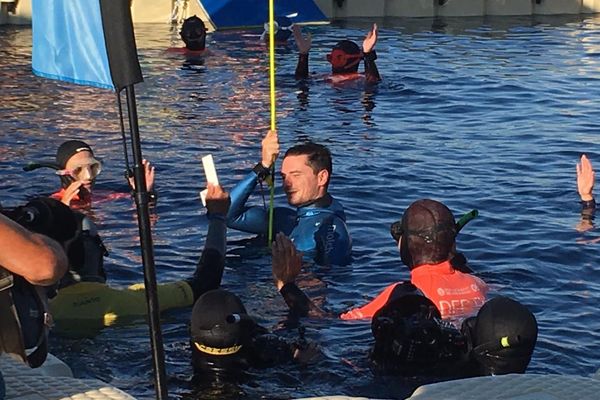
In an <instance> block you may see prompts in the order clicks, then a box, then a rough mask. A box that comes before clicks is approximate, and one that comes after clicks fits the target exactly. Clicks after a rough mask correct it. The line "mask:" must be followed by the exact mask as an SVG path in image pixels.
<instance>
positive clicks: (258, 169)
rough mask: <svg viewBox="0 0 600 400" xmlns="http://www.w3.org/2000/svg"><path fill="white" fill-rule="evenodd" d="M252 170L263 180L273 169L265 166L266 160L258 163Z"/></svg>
mask: <svg viewBox="0 0 600 400" xmlns="http://www.w3.org/2000/svg"><path fill="white" fill-rule="evenodd" d="M252 170H253V171H254V173H255V174H256V176H257V177H258V179H259V180H261V181H264V180H265V179H266V178H267V177H268V176H269V175H271V169H270V168H269V167H265V165H264V161H262V162H259V163H258V164H256V165H255V166H254V168H253V169H252Z"/></svg>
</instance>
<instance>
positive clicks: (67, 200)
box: [60, 181, 83, 206]
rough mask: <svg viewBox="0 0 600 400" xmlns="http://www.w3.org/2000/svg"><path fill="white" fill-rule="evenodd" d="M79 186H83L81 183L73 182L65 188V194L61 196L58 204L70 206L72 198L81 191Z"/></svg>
mask: <svg viewBox="0 0 600 400" xmlns="http://www.w3.org/2000/svg"><path fill="white" fill-rule="evenodd" d="M81 185H83V182H82V181H75V182H73V183H71V184H70V185H69V186H67V188H66V189H65V192H64V193H63V195H62V198H61V199H60V202H61V203H63V204H64V205H67V206H70V205H71V201H73V198H74V197H75V196H77V195H78V194H79V191H80V190H81Z"/></svg>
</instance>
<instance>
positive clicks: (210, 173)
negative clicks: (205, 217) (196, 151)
mask: <svg viewBox="0 0 600 400" xmlns="http://www.w3.org/2000/svg"><path fill="white" fill-rule="evenodd" d="M202 166H203V167H204V175H205V176H206V182H207V183H212V184H213V185H218V184H219V178H218V177H217V170H216V169H215V163H214V161H213V156H212V154H209V155H207V156H204V157H202ZM207 193H208V189H204V190H203V191H201V192H200V200H202V205H204V206H205V207H206V194H207Z"/></svg>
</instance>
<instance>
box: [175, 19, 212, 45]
mask: <svg viewBox="0 0 600 400" xmlns="http://www.w3.org/2000/svg"><path fill="white" fill-rule="evenodd" d="M179 35H180V36H181V40H183V42H184V43H185V47H186V48H187V49H188V50H192V51H202V50H204V49H205V47H206V26H205V25H204V22H202V20H201V19H200V18H198V17H197V16H195V15H193V16H191V17H189V18H188V19H186V20H185V21H183V25H182V27H181V31H180V32H179Z"/></svg>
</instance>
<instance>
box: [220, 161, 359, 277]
mask: <svg viewBox="0 0 600 400" xmlns="http://www.w3.org/2000/svg"><path fill="white" fill-rule="evenodd" d="M257 183H258V177H257V175H256V173H255V172H250V174H248V176H246V178H244V180H243V181H241V182H240V183H239V184H238V185H237V186H236V187H235V188H233V190H232V191H231V193H230V196H231V207H230V208H229V213H228V214H227V226H228V227H230V228H232V229H237V230H240V231H244V232H250V233H256V234H266V233H267V232H268V224H269V216H268V211H267V210H265V209H264V208H263V207H246V201H247V200H248V197H249V196H250V194H251V193H252V192H253V191H254V188H255V187H256V184H257ZM273 220H274V225H275V226H274V227H273V232H275V233H278V232H283V233H284V234H286V235H287V236H289V237H290V239H292V241H293V242H294V244H295V245H296V248H297V249H298V250H300V251H302V252H304V256H305V257H306V258H310V259H312V260H314V261H315V262H316V263H317V264H319V265H328V264H336V265H346V264H349V263H350V261H351V253H352V239H351V238H350V235H349V234H348V228H347V227H346V214H345V213H344V208H343V207H342V205H341V203H340V202H339V201H337V200H335V199H334V198H333V197H331V196H330V195H329V194H326V195H325V196H323V197H322V198H321V199H318V200H316V201H314V202H312V203H310V204H308V205H305V206H302V207H298V208H297V209H296V211H294V209H292V208H289V207H275V209H274V210H273Z"/></svg>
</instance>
